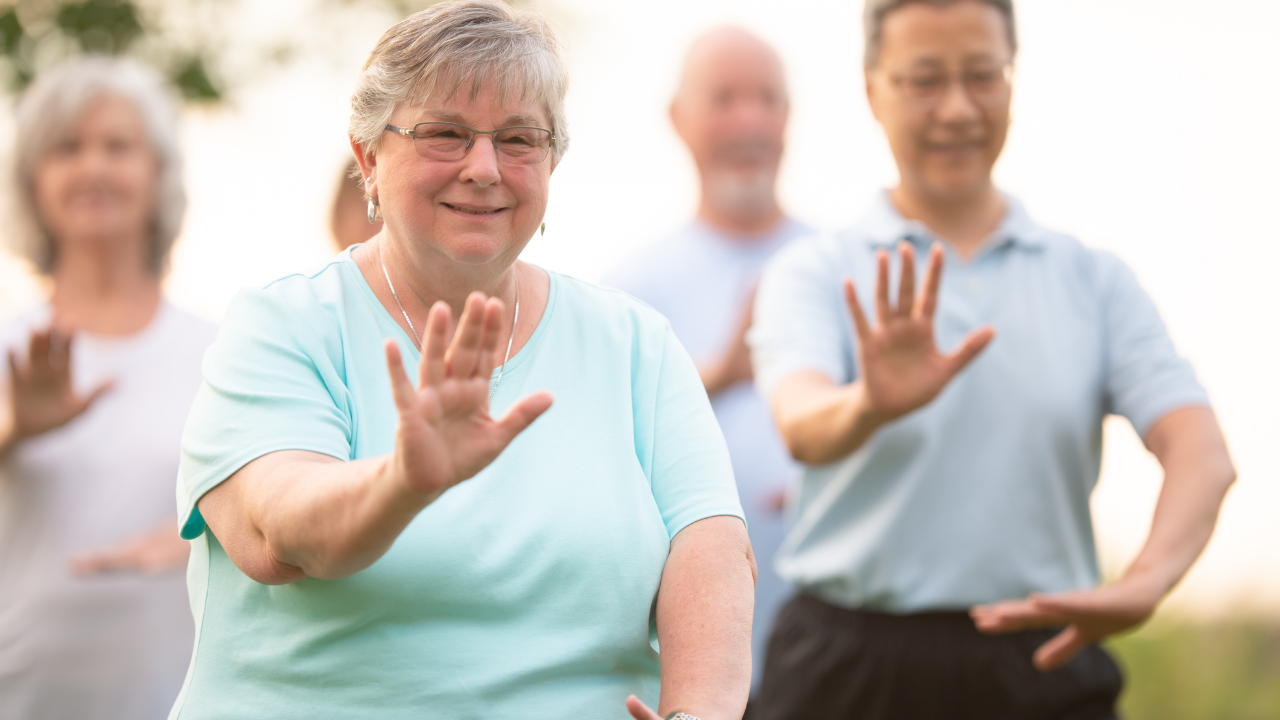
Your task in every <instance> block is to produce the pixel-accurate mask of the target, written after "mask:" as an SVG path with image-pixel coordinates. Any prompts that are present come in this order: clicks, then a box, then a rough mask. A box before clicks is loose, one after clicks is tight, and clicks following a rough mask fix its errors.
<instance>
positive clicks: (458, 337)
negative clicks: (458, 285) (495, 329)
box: [444, 292, 485, 378]
mask: <svg viewBox="0 0 1280 720" xmlns="http://www.w3.org/2000/svg"><path fill="white" fill-rule="evenodd" d="M484 321H485V297H484V293H481V292H473V293H471V295H469V296H468V297H467V302H466V304H465V305H464V306H463V309H462V318H461V319H459V320H458V329H457V331H456V332H455V333H454V334H453V344H452V345H451V346H450V347H449V352H448V353H446V354H445V360H444V364H445V369H446V372H447V373H448V376H449V377H455V378H469V377H471V374H472V373H474V372H475V370H476V365H477V363H478V362H479V359H480V347H481V343H482V342H483V341H484V332H485V322H484Z"/></svg>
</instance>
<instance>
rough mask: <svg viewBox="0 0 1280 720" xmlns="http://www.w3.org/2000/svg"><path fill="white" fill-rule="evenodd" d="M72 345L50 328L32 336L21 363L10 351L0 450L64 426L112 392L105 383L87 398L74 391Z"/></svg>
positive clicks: (0, 428) (108, 384)
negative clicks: (7, 388)
mask: <svg viewBox="0 0 1280 720" xmlns="http://www.w3.org/2000/svg"><path fill="white" fill-rule="evenodd" d="M71 346H72V339H71V336H70V335H68V334H66V333H64V332H61V331H58V330H55V329H49V330H43V331H37V332H34V333H32V334H31V340H30V342H29V343H28V348H27V352H26V357H25V358H21V361H20V359H19V355H18V354H16V353H14V351H12V350H10V351H9V353H8V356H9V358H8V359H9V378H10V380H9V392H8V403H7V407H5V408H3V410H4V411H5V412H6V415H7V422H6V423H4V424H3V425H0V450H4V449H8V448H10V447H12V446H13V445H14V444H16V443H17V442H20V441H22V440H25V439H27V438H30V437H35V436H36V435H40V434H42V433H46V432H48V431H50V430H53V429H55V428H59V427H62V426H63V425H66V424H67V423H69V422H71V421H72V420H74V419H75V418H77V417H79V416H80V415H81V414H82V413H84V411H86V410H88V409H89V407H90V406H91V405H93V403H94V402H95V401H97V399H98V398H100V397H102V395H103V393H106V392H107V391H108V390H110V389H111V382H110V381H108V382H105V383H103V384H101V385H99V386H98V387H97V388H95V389H94V390H93V391H92V392H90V393H88V394H86V395H81V394H79V393H77V392H76V391H75V388H74V387H73V386H72V380H71Z"/></svg>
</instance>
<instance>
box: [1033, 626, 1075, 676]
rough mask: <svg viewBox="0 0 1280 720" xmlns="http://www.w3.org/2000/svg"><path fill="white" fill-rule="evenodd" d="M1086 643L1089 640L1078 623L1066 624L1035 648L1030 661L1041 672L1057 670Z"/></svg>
mask: <svg viewBox="0 0 1280 720" xmlns="http://www.w3.org/2000/svg"><path fill="white" fill-rule="evenodd" d="M1088 644H1089V640H1088V639H1087V638H1085V636H1084V633H1083V632H1081V631H1080V626H1079V625H1068V626H1067V627H1066V629H1065V630H1063V631H1062V632H1060V633H1058V634H1057V635H1054V636H1053V637H1052V638H1050V639H1049V641H1048V642H1046V643H1045V644H1043V645H1041V646H1040V647H1039V648H1036V653H1035V655H1034V656H1032V658H1031V662H1032V663H1033V664H1034V665H1035V666H1036V669H1037V670H1040V671H1041V672H1047V671H1049V670H1057V669H1058V668H1060V667H1062V666H1063V665H1066V664H1067V661H1069V660H1070V659H1071V658H1073V657H1075V656H1076V653H1078V652H1080V651H1081V650H1083V649H1084V648H1085V646H1087V645H1088Z"/></svg>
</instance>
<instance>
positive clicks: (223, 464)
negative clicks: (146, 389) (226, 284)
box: [178, 290, 353, 539]
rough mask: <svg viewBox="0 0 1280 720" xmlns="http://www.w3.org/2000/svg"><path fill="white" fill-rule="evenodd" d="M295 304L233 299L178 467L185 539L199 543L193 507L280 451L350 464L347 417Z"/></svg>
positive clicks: (258, 293)
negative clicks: (230, 479) (301, 452)
mask: <svg viewBox="0 0 1280 720" xmlns="http://www.w3.org/2000/svg"><path fill="white" fill-rule="evenodd" d="M322 325H323V321H322V319H320V318H315V317H304V316H303V314H302V313H301V312H300V311H299V310H298V309H297V304H296V303H292V302H289V301H288V300H287V299H286V298H284V297H281V295H280V294H277V293H275V292H272V291H271V290H252V291H244V292H242V293H241V294H240V295H238V296H236V298H235V299H234V300H232V302H231V305H230V307H229V308H228V310H227V316H226V320H225V322H224V323H223V325H222V327H221V329H220V331H219V333H218V338H217V340H216V341H215V342H214V344H213V346H212V347H210V349H209V351H208V353H207V354H206V355H205V358H204V382H203V383H202V384H201V386H200V389H199V391H198V392H197V393H196V398H195V401H194V403H193V405H192V408H191V413H190V415H189V416H188V418H187V425H186V429H185V430H184V432H183V438H182V454H181V458H180V460H179V464H178V513H179V515H178V517H179V525H180V527H181V531H182V536H183V537H184V538H187V539H192V538H195V537H199V535H200V534H201V533H202V532H204V529H205V523H204V518H202V517H201V516H200V511H199V509H198V508H197V507H196V503H197V502H198V501H199V500H200V498H201V497H203V496H204V494H205V493H207V492H209V491H210V490H212V489H213V488H214V487H216V486H217V485H218V484H219V483H221V482H222V481H224V480H226V479H227V478H228V477H230V476H231V475H233V474H234V473H235V472H236V471H237V470H239V469H240V468H242V467H244V466H245V465H246V464H248V463H249V462H251V461H253V460H255V459H257V458H259V457H262V456H263V455H267V454H269V453H272V452H277V451H281V450H306V451H310V452H315V453H321V454H325V455H331V456H333V457H336V458H339V459H342V460H349V459H350V455H351V447H352V437H353V433H352V430H353V428H352V413H351V411H350V407H351V406H350V404H349V402H348V396H347V394H346V393H347V391H346V386H345V385H344V384H343V382H342V378H341V375H340V373H339V372H338V368H336V367H335V366H334V363H333V362H332V360H331V349H329V348H326V347H325V344H324V342H323V340H322V338H321V336H320V334H319V332H318V331H317V330H316V328H317V327H318V326H322Z"/></svg>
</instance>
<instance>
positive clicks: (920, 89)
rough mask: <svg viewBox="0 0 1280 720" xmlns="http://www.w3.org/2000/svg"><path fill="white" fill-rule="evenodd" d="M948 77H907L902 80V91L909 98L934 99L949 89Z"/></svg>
mask: <svg viewBox="0 0 1280 720" xmlns="http://www.w3.org/2000/svg"><path fill="white" fill-rule="evenodd" d="M947 82H948V81H947V76H946V75H943V74H941V73H924V74H920V75H907V76H905V77H903V78H902V89H903V91H904V92H905V93H906V94H907V96H908V97H913V98H933V97H937V96H939V95H941V94H942V93H943V91H945V90H946V89H947Z"/></svg>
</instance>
